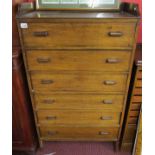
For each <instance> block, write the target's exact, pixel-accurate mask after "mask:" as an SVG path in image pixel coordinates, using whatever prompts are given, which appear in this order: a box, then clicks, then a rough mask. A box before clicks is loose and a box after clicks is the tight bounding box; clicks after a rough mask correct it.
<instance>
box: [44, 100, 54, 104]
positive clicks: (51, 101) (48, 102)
mask: <svg viewBox="0 0 155 155" xmlns="http://www.w3.org/2000/svg"><path fill="white" fill-rule="evenodd" d="M54 102H55V100H52V99H45V100H43V103H45V104H53V103H54Z"/></svg>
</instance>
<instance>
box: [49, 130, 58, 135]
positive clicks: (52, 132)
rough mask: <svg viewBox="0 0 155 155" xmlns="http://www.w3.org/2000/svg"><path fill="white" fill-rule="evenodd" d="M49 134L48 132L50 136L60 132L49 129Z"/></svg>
mask: <svg viewBox="0 0 155 155" xmlns="http://www.w3.org/2000/svg"><path fill="white" fill-rule="evenodd" d="M47 134H48V135H49V136H53V135H56V134H58V132H57V131H48V132H47Z"/></svg>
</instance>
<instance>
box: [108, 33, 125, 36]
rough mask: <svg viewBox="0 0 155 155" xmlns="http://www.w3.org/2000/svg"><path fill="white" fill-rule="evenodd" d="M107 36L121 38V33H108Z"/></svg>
mask: <svg viewBox="0 0 155 155" xmlns="http://www.w3.org/2000/svg"><path fill="white" fill-rule="evenodd" d="M108 35H109V36H110V37H121V36H122V35H123V33H122V32H109V33H108Z"/></svg>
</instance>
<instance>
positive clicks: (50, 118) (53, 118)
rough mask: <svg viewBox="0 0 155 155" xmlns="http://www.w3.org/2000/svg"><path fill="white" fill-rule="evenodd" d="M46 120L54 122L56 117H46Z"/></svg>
mask: <svg viewBox="0 0 155 155" xmlns="http://www.w3.org/2000/svg"><path fill="white" fill-rule="evenodd" d="M46 119H47V120H56V119H57V117H56V116H47V117H46Z"/></svg>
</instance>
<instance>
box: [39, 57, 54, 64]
mask: <svg viewBox="0 0 155 155" xmlns="http://www.w3.org/2000/svg"><path fill="white" fill-rule="evenodd" d="M50 61H51V60H50V58H37V62H38V63H48V62H50Z"/></svg>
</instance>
